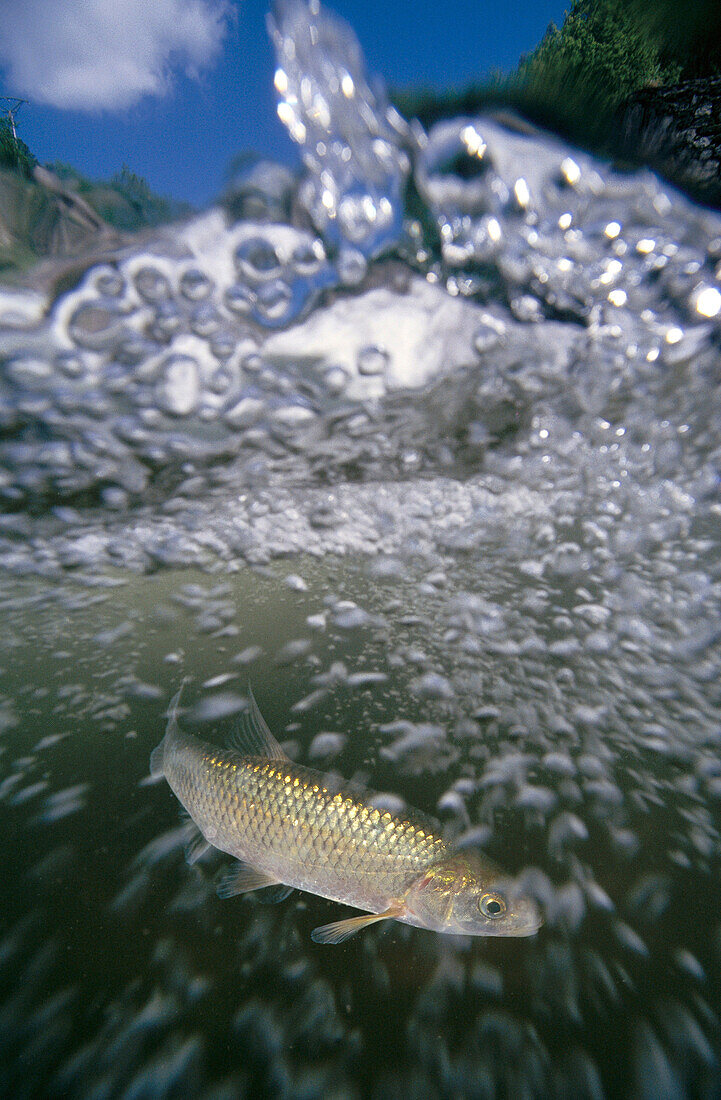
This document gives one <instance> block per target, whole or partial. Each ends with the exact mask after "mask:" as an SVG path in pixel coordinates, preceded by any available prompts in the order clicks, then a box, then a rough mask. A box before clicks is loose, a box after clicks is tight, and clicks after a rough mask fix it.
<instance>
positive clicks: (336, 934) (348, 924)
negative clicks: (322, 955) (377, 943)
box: [310, 907, 403, 943]
mask: <svg viewBox="0 0 721 1100" xmlns="http://www.w3.org/2000/svg"><path fill="white" fill-rule="evenodd" d="M402 912H403V910H402V909H401V908H400V907H395V908H392V909H386V911H385V913H364V914H363V916H362V917H350V918H349V919H348V920H337V921H334V922H333V923H332V924H323V925H321V927H320V928H314V929H313V931H312V932H311V934H310V938H311V939H312V940H313V941H314V942H315V943H343V940H347V939H348V937H349V936H354V935H355V934H356V932H360V930H361V929H362V928H367V927H368V925H369V924H375V922H376V921H379V920H392V919H393V918H398V917H400V916H401V914H402Z"/></svg>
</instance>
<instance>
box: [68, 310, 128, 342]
mask: <svg viewBox="0 0 721 1100" xmlns="http://www.w3.org/2000/svg"><path fill="white" fill-rule="evenodd" d="M123 321H124V317H123V314H122V313H121V312H120V310H119V309H118V307H117V306H116V305H115V304H114V303H112V302H103V301H102V300H98V301H97V302H84V303H83V304H82V305H80V306H78V308H77V309H76V310H75V311H74V312H73V314H72V316H71V317H70V321H69V324H68V334H69V335H70V337H71V338H72V339H73V340H74V341H75V343H76V344H79V345H80V347H83V348H89V349H90V350H91V351H102V350H109V349H110V348H111V347H112V345H113V344H114V343H115V342H116V341H117V340H118V339H119V338H120V336H121V334H122V331H123Z"/></svg>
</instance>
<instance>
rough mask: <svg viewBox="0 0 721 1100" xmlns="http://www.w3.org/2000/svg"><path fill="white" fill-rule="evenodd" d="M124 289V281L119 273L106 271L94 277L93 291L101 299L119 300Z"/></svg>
mask: <svg viewBox="0 0 721 1100" xmlns="http://www.w3.org/2000/svg"><path fill="white" fill-rule="evenodd" d="M125 289H126V283H125V279H124V278H123V276H122V275H121V274H120V272H119V271H116V270H113V269H108V270H106V271H101V272H99V274H98V275H96V277H95V290H96V292H97V293H98V294H99V295H100V297H101V298H119V297H120V296H121V295H122V294H124V293H125Z"/></svg>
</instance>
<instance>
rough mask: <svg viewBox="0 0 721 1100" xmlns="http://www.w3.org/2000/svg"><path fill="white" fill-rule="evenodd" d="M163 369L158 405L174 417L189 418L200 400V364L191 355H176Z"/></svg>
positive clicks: (168, 360) (166, 361) (159, 385)
mask: <svg viewBox="0 0 721 1100" xmlns="http://www.w3.org/2000/svg"><path fill="white" fill-rule="evenodd" d="M161 369H162V378H161V381H160V382H159V384H158V386H157V388H156V392H157V396H158V404H159V405H160V407H161V408H162V409H164V410H165V412H168V413H171V414H172V415H173V416H187V415H188V414H189V413H191V412H193V410H194V409H195V408H196V406H197V404H198V400H199V398H200V370H199V367H198V363H197V362H196V360H195V359H193V358H192V357H191V356H189V355H174V356H171V357H170V358H169V359H166V360H165V362H164V363H163V365H162V368H161Z"/></svg>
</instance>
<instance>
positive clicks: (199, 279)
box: [180, 267, 214, 302]
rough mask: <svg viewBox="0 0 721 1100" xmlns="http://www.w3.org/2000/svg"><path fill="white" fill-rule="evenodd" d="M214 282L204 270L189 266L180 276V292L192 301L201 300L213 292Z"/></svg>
mask: <svg viewBox="0 0 721 1100" xmlns="http://www.w3.org/2000/svg"><path fill="white" fill-rule="evenodd" d="M213 289H214V284H213V281H212V279H210V278H209V277H208V276H207V275H206V274H205V272H204V271H200V270H199V269H198V268H194V267H192V268H189V269H188V270H187V271H184V272H183V274H182V275H181V277H180V293H181V294H182V295H183V297H184V298H187V299H188V301H190V302H201V301H203V300H204V299H205V298H208V297H209V296H210V294H212V292H213Z"/></svg>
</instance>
